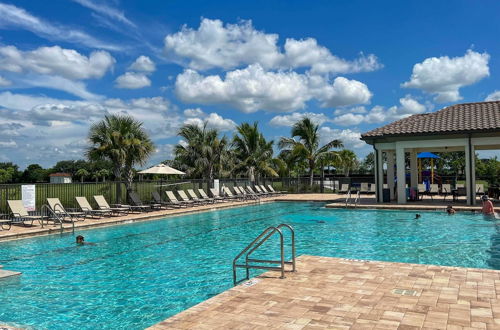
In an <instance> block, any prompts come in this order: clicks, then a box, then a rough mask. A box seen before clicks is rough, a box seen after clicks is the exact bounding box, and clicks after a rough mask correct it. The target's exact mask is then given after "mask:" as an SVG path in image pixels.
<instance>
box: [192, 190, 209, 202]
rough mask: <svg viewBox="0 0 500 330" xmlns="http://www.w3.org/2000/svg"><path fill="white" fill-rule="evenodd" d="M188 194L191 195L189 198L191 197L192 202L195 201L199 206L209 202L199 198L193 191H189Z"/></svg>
mask: <svg viewBox="0 0 500 330" xmlns="http://www.w3.org/2000/svg"><path fill="white" fill-rule="evenodd" d="M187 193H188V195H189V197H191V200H193V201H195V202H196V203H198V204H207V203H208V201H207V200H204V199H202V198H199V197H198V196H197V195H196V193H195V192H194V190H193V189H188V190H187Z"/></svg>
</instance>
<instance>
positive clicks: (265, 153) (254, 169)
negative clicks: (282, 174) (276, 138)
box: [232, 122, 278, 183]
mask: <svg viewBox="0 0 500 330" xmlns="http://www.w3.org/2000/svg"><path fill="white" fill-rule="evenodd" d="M273 143H274V142H273V141H266V139H265V138H264V135H263V134H262V133H261V132H259V128H258V124H257V122H254V123H253V125H250V124H249V123H242V124H241V125H239V126H238V127H236V135H235V136H234V138H233V143H232V147H233V152H234V156H235V158H236V160H237V162H236V168H235V169H236V171H239V172H244V173H245V174H247V175H248V178H249V179H250V182H252V183H253V182H255V178H256V176H259V175H270V176H278V173H276V171H275V170H274V169H273V168H272V165H271V159H272V156H273Z"/></svg>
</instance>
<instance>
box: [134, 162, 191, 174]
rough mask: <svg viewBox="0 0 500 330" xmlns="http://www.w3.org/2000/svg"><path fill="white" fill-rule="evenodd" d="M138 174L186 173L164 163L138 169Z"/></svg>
mask: <svg viewBox="0 0 500 330" xmlns="http://www.w3.org/2000/svg"><path fill="white" fill-rule="evenodd" d="M139 174H165V175H168V174H173V175H183V174H186V173H184V172H182V171H179V170H176V169H175V168H172V167H170V166H168V165H165V164H158V165H156V166H153V167H150V168H148V169H145V170H143V171H140V172H139Z"/></svg>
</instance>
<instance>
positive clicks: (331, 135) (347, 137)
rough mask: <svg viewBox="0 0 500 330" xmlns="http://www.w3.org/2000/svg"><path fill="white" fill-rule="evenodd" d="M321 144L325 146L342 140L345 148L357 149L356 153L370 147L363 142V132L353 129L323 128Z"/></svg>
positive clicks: (320, 132) (320, 133) (320, 130)
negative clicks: (333, 141)
mask: <svg viewBox="0 0 500 330" xmlns="http://www.w3.org/2000/svg"><path fill="white" fill-rule="evenodd" d="M319 135H320V139H321V143H322V144H325V143H328V142H330V141H332V140H335V139H337V140H341V141H342V143H343V144H344V147H345V148H347V149H356V153H358V152H359V149H360V148H366V147H367V146H368V145H367V144H366V143H365V142H364V141H362V140H361V132H358V131H355V130H351V129H337V128H331V127H327V126H323V127H321V128H320V129H319Z"/></svg>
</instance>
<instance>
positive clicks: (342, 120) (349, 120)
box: [333, 113, 365, 126]
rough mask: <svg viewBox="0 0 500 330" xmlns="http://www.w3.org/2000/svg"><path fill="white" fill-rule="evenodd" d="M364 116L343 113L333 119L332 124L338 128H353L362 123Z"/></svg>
mask: <svg viewBox="0 0 500 330" xmlns="http://www.w3.org/2000/svg"><path fill="white" fill-rule="evenodd" d="M364 119H365V116H363V115H356V114H353V113H345V114H343V115H340V116H337V117H335V118H334V119H333V122H334V123H335V124H337V125H340V126H355V125H358V124H360V123H362V122H363V120H364Z"/></svg>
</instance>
